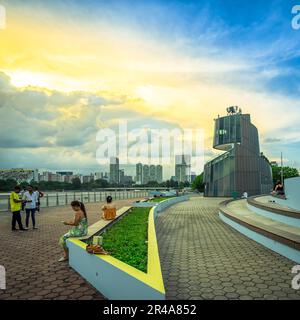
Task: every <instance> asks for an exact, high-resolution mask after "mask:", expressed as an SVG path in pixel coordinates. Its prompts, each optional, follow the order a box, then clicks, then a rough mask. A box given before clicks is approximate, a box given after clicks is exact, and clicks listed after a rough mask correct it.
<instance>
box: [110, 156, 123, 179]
mask: <svg viewBox="0 0 300 320" xmlns="http://www.w3.org/2000/svg"><path fill="white" fill-rule="evenodd" d="M109 177H110V179H109V181H110V183H119V182H120V177H119V158H116V157H111V158H110V165H109Z"/></svg>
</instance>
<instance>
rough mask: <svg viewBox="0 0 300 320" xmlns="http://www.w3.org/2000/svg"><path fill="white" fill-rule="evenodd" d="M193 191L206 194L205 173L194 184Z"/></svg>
mask: <svg viewBox="0 0 300 320" xmlns="http://www.w3.org/2000/svg"><path fill="white" fill-rule="evenodd" d="M192 189H193V190H198V191H199V192H204V183H203V172H202V173H201V174H200V175H199V176H197V177H196V179H195V180H194V181H193V183H192Z"/></svg>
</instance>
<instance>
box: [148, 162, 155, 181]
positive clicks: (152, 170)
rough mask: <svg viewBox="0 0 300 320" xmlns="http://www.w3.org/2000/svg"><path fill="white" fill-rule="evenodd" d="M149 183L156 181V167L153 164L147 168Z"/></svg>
mask: <svg viewBox="0 0 300 320" xmlns="http://www.w3.org/2000/svg"><path fill="white" fill-rule="evenodd" d="M149 176H150V177H149V181H156V180H157V179H156V167H155V165H154V164H151V165H150V167H149Z"/></svg>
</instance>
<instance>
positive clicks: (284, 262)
mask: <svg viewBox="0 0 300 320" xmlns="http://www.w3.org/2000/svg"><path fill="white" fill-rule="evenodd" d="M220 201H221V200H219V199H209V198H206V199H203V198H199V197H194V198H191V200H190V201H188V202H182V203H180V204H177V205H175V206H172V207H170V208H169V209H167V210H166V211H164V212H163V213H161V214H160V215H159V217H158V220H157V223H156V228H157V237H158V243H159V250H160V258H161V264H162V271H163V277H164V282H165V287H166V294H167V298H168V299H221V300H224V299H247V300H248V299H269V300H273V299H300V290H298V291H296V290H294V289H292V287H291V281H292V277H293V275H292V273H291V269H292V267H293V266H294V265H295V264H296V263H294V262H292V261H290V260H288V259H286V258H284V257H282V256H280V255H278V254H276V253H274V252H272V251H271V250H268V249H266V248H265V247H263V246H261V245H259V244H258V243H256V242H254V241H252V240H250V239H248V238H246V237H245V236H243V235H241V234H240V233H238V232H237V231H235V230H234V229H232V228H231V227H229V226H228V225H226V224H225V223H223V222H222V221H221V220H220V219H219V218H218V209H217V208H218V206H217V205H218V202H220Z"/></svg>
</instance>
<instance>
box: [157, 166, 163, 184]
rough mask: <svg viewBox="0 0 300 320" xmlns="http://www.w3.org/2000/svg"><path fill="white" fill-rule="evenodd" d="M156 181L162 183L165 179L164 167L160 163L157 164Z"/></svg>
mask: <svg viewBox="0 0 300 320" xmlns="http://www.w3.org/2000/svg"><path fill="white" fill-rule="evenodd" d="M156 181H157V182H158V183H162V181H163V167H162V165H160V164H158V165H157V166H156Z"/></svg>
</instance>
